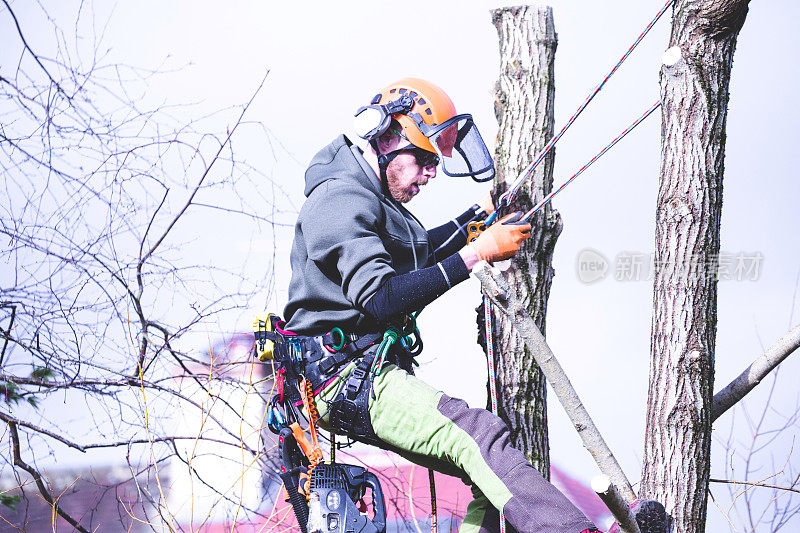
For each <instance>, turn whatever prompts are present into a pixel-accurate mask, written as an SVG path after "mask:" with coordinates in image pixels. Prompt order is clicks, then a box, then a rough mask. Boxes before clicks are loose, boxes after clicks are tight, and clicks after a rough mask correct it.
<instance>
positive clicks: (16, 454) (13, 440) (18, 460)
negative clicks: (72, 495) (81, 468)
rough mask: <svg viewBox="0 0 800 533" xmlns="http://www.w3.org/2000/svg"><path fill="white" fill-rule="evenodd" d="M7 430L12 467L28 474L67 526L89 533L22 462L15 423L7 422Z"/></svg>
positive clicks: (34, 472)
mask: <svg viewBox="0 0 800 533" xmlns="http://www.w3.org/2000/svg"><path fill="white" fill-rule="evenodd" d="M8 428H9V429H10V430H11V443H12V446H13V448H14V465H16V466H18V467H20V468H22V469H23V470H25V471H26V472H27V473H28V474H30V475H31V477H32V478H33V480H34V481H35V482H36V486H37V487H38V488H39V492H40V493H41V495H42V498H44V500H45V501H46V502H47V503H48V504H50V506H51V507H52V508H53V510H54V511H55V512H56V513H58V515H59V516H60V517H61V518H63V519H64V520H66V521H67V522H69V524H70V525H71V526H72V527H74V528H75V529H77V530H78V531H80V532H81V533H89V531H88V530H87V529H86V528H84V527H83V526H81V525H80V524H79V523H78V522H77V521H76V520H75V519H74V518H72V517H71V516H70V515H68V514H67V513H66V512H65V511H64V510H63V509H62V508H61V507H60V506H59V505H58V502H57V501H56V500H54V499H53V496H52V495H51V494H50V491H48V490H47V487H45V486H44V482H43V481H42V475H41V474H39V472H38V471H37V470H36V469H35V468H33V467H32V466H29V465H28V464H27V463H26V462H25V461H23V460H22V456H21V455H20V445H19V433H18V432H17V423H16V422H9V423H8ZM53 531H55V524H53Z"/></svg>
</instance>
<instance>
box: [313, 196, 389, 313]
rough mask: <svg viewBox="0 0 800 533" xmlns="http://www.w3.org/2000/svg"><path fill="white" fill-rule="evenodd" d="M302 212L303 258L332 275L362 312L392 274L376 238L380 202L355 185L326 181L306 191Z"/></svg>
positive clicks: (387, 255) (378, 238) (381, 244)
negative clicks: (306, 254)
mask: <svg viewBox="0 0 800 533" xmlns="http://www.w3.org/2000/svg"><path fill="white" fill-rule="evenodd" d="M302 211H303V212H302V213H301V223H300V224H301V228H302V231H303V236H304V238H305V241H306V248H307V250H308V258H309V259H310V260H312V261H314V262H315V263H317V265H318V267H319V268H320V270H321V271H322V272H324V273H325V274H326V275H327V276H329V277H332V276H337V277H338V278H339V279H338V280H337V281H340V284H341V287H342V293H343V294H344V296H345V297H346V298H347V299H348V300H349V301H350V302H351V303H352V304H353V305H354V306H356V307H358V308H360V309H363V308H364V304H365V302H366V301H367V300H369V298H370V297H371V296H372V295H373V294H374V293H375V291H377V290H378V288H379V287H380V286H381V285H383V283H384V282H385V281H386V280H387V279H388V278H390V277H391V276H394V275H395V270H394V268H393V267H392V259H391V257H390V255H389V252H387V251H386V248H385V247H384V245H383V241H382V240H381V237H380V235H379V231H380V228H381V226H382V224H383V217H384V215H383V210H382V207H381V205H380V201H379V200H378V199H377V198H376V197H375V195H374V194H373V193H372V192H371V191H369V190H368V189H365V188H364V187H360V186H359V185H358V184H350V183H346V182H340V181H337V180H330V181H327V182H325V183H322V184H320V185H319V186H318V187H317V188H316V189H314V190H313V191H312V192H311V194H310V195H309V197H308V199H307V200H306V203H305V205H304V206H303V210H302Z"/></svg>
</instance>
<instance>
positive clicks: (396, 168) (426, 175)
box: [386, 152, 436, 203]
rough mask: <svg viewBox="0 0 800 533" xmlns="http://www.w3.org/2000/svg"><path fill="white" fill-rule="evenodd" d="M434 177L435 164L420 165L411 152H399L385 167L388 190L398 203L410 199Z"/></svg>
mask: <svg viewBox="0 0 800 533" xmlns="http://www.w3.org/2000/svg"><path fill="white" fill-rule="evenodd" d="M435 177H436V165H428V166H422V165H420V163H419V161H417V157H416V156H415V155H414V154H413V153H412V152H401V153H400V154H398V155H397V157H395V158H394V159H393V160H392V162H391V163H389V166H388V167H386V181H387V183H388V185H389V192H390V193H391V194H392V196H393V197H394V199H395V200H397V201H398V202H400V203H406V202H408V201H410V200H411V199H412V198H413V197H414V196H416V195H417V193H419V188H420V187H422V186H423V185H425V184H426V183H428V180H430V179H433V178H435Z"/></svg>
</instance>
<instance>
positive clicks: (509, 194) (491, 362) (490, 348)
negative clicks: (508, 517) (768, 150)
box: [467, 0, 674, 533]
mask: <svg viewBox="0 0 800 533" xmlns="http://www.w3.org/2000/svg"><path fill="white" fill-rule="evenodd" d="M673 2H674V0H667V2H666V3H665V4H664V6H663V7H662V8H661V9H660V10H659V11H658V13H657V14H656V16H655V17H653V19H652V20H651V21H650V23H649V24H648V25H647V26H646V27H645V29H644V30H643V31H642V33H640V34H639V36H638V37H637V38H636V40H635V41H634V42H633V44H632V45H631V46H630V47H629V48H628V50H627V51H626V52H625V53H624V54H623V55H622V57H621V58H620V59H619V61H617V63H616V64H615V65H614V67H613V68H612V69H611V71H610V72H609V73H608V74H607V75H606V77H605V78H603V80H602V81H601V82H600V84H599V85H597V86H596V87H595V88H594V90H593V91H592V92H591V93H590V94H589V96H587V98H586V100H585V101H584V102H583V103H582V104H581V105H580V106H579V107H578V109H577V110H576V111H575V113H573V114H572V116H571V117H570V119H569V120H568V121H567V123H566V124H565V125H564V127H563V128H561V130H560V131H559V132H558V133H557V134H556V135H555V136H553V138H552V139H550V141H549V142H548V143H547V144H546V145H545V147H544V148H543V149H542V151H541V153H540V154H539V155H538V156H537V157H536V159H534V161H533V162H532V163H531V164H530V165H529V166H528V167H527V168H526V169H525V170H524V171H523V172H522V173H521V174H520V175H519V176H518V177H517V179H516V181H514V183H513V184H512V185H511V187H509V189H508V190H506V191H505V192H504V193H503V194H502V195H501V196H500V198H499V199H498V202H497V207H496V209H495V211H494V212H493V213H492V214H491V215H490V216H489V217H488V218H486V220H484V221H473V222H470V223H469V224H468V225H467V234H468V237H467V240H468V241H470V242H471V241H473V240H475V239H477V238H478V237H479V236H480V234H481V233H482V232H483V231H484V230H485V229H486V228H487V227H488V226H490V225H492V224H493V223H494V222H495V221H496V220H497V219H498V217H499V216H500V215H501V211H502V210H503V209H504V208H505V207H506V206H508V205H509V204H510V203H511V201H512V200H513V198H514V197H515V196H516V194H517V193H518V192H519V189H520V188H521V187H522V184H523V183H524V182H525V181H526V180H527V179H528V178H530V177H531V176H532V175H533V172H534V171H535V170H536V167H537V166H538V165H539V163H541V162H542V161H543V160H544V158H545V156H546V155H547V154H548V153H549V152H550V150H552V149H553V147H554V146H555V145H556V143H557V142H558V141H559V139H561V137H562V136H563V135H564V133H566V131H567V130H568V129H569V128H570V126H572V124H573V123H574V122H575V120H576V119H577V118H578V117H579V116H580V114H581V113H583V111H584V110H585V109H586V107H587V106H588V105H589V103H590V102H591V101H592V100H593V99H594V97H595V96H597V94H598V93H599V92H600V90H601V89H602V88H603V86H605V84H606V82H607V81H608V80H609V79H611V76H613V75H614V73H615V72H616V71H617V69H619V67H620V66H621V65H622V63H623V62H624V61H625V60H626V59H627V58H628V56H630V55H631V53H632V52H633V50H634V49H635V48H636V47H637V46H638V45H639V43H640V42H641V41H642V39H644V37H645V35H647V34H648V33H649V32H650V30H651V29H652V27H653V26H655V24H656V22H658V20H659V19H660V18H661V16H662V15H663V14H664V13H665V12H666V11H667V9H668V8H669V6H671V5H672V3H673ZM660 105H661V104H660V102H656V103H655V104H653V105H652V106H650V107H649V108H648V109H647V111H645V113H644V114H642V115H641V116H640V117H639V118H638V119H636V120H635V121H634V122H633V123H632V124H631V125H630V126H628V127H627V128H626V129H625V130H623V131H622V133H620V134H619V135H618V136H617V137H616V138H615V139H614V140H613V141H611V142H610V143H609V144H608V145H606V146H605V147H604V148H603V149H602V150H601V151H600V152H599V153H598V154H597V155H595V156H594V157H592V159H590V160H589V161H588V162H587V163H586V164H585V165H583V166H582V167H581V168H580V169H579V170H578V171H577V172H576V173H575V174H573V175H572V176H571V177H570V178H569V179H568V180H567V181H566V182H564V183H563V184H562V185H561V186H560V187H559V188H558V189H556V190H555V191H552V192H550V194H548V195H547V196H546V197H545V198H544V199H542V201H540V202H539V203H538V204H537V205H535V206H534V207H533V208H532V209H531V210H530V211H528V212H527V213H525V214H524V215H523V216H522V217H521V219H520V221H522V222H525V221H528V220H530V218H531V217H532V216H533V215H534V214H536V213H537V212H538V211H539V210H540V209H542V208H543V207H544V206H545V205H547V204H548V203H549V202H550V201H551V200H552V199H553V198H554V197H555V196H556V194H558V193H559V192H561V191H562V190H563V189H564V188H565V187H566V186H567V185H569V184H570V183H571V182H572V181H573V180H575V178H577V177H578V176H579V175H581V174H582V173H583V172H584V171H585V170H586V169H587V168H589V167H590V166H591V165H592V163H594V162H595V161H597V159H599V158H600V157H602V156H603V154H605V153H606V152H607V151H608V150H610V149H611V148H612V147H613V146H614V145H615V144H617V143H618V142H619V141H620V140H622V138H623V137H625V136H626V135H627V134H628V133H630V132H631V131H632V130H633V129H634V128H636V126H638V125H639V124H640V123H641V122H642V121H644V120H645V119H646V118H647V117H649V116H650V115H651V114H652V113H653V111H655V110H656V109H657V108H658V107H659V106H660ZM483 305H484V328H485V331H486V357H487V360H488V366H489V393H490V396H491V406H492V412H493V413H494V414H495V415H497V414H498V401H497V381H496V375H495V358H494V342H493V325H492V307H491V300H489V297H488V296H484V298H483ZM499 511H500V532H501V533H505V531H506V522H505V517H504V516H503V511H502V509H500V510H499Z"/></svg>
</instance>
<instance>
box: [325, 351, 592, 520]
mask: <svg viewBox="0 0 800 533" xmlns="http://www.w3.org/2000/svg"><path fill="white" fill-rule="evenodd" d="M353 367H354V364H351V365H350V366H349V367H348V368H347V369H346V370H345V371H344V372H342V374H341V377H342V378H344V377H345V376H347V375H349V374H350V372H351V371H352V369H353ZM337 384H338V381H336V382H334V383H332V384H330V385H329V386H328V387H326V388H325V390H324V391H322V393H321V394H320V395H319V396H317V408H318V409H319V411H320V414H321V416H322V419H323V424H324V422H325V421H326V420H327V417H326V414H327V404H328V402H330V401H331V400H332V399H333V396H334V395H335V393H336V390H337V389H338V387H337ZM373 391H374V397H373V398H371V400H370V405H369V415H370V420H371V422H372V427H373V430H374V431H375V435H376V436H377V437H378V438H379V439H381V441H382V443H383V444H384V446H383V447H384V448H386V449H388V450H391V451H394V452H396V453H398V454H399V455H401V456H402V457H404V458H406V459H408V460H409V461H411V462H413V463H415V464H418V465H420V466H423V467H426V468H432V469H434V470H436V471H438V472H442V473H444V474H448V475H452V476H456V477H459V478H461V479H463V480H464V482H465V483H467V484H468V485H470V486H471V487H472V492H473V494H474V496H475V499H474V500H473V501H472V502H471V503H470V504H469V506H468V507H467V515H466V516H465V517H464V522H463V523H462V525H461V528H460V529H459V531H460V532H461V533H467V532H469V533H472V532H495V531H499V513H498V511H497V509H502V510H503V512H504V514H505V518H506V520H507V521H508V523H509V524H510V525H511V526H512V528H509V531H510V532H511V531H514V530H516V531H518V532H520V533H529V532H530V533H533V532H537V533H544V532H547V533H558V532H564V533H580V532H582V531H584V530H586V529H589V528H591V527H594V526H593V524H592V523H591V522H590V521H589V520H588V519H587V518H586V517H585V516H584V515H583V513H581V512H580V511H579V510H578V509H577V508H576V507H575V506H574V505H573V504H572V503H570V502H569V500H567V499H566V497H564V495H563V494H561V493H560V492H559V491H558V490H557V489H556V488H555V487H554V486H553V485H551V484H550V483H549V482H548V481H546V480H545V479H544V478H543V477H542V476H541V474H540V473H539V472H538V471H537V470H536V469H535V468H534V467H533V466H532V465H531V464H530V463H529V462H528V461H527V459H526V458H525V456H524V454H523V453H522V452H520V451H519V450H517V449H515V448H514V447H512V446H511V442H510V439H509V433H508V427H507V426H506V424H505V423H504V422H503V421H502V420H501V419H500V418H499V417H497V416H495V415H494V414H492V413H490V412H489V411H487V410H485V409H470V408H469V406H468V405H467V403H466V402H464V401H463V400H459V399H456V398H451V397H449V396H447V395H446V394H444V393H442V392H440V391H437V390H435V389H433V388H432V387H430V386H428V385H427V384H426V383H424V382H423V381H421V380H420V379H418V378H416V377H415V376H413V375H411V374H409V373H408V372H406V371H404V370H401V369H400V368H398V367H396V366H394V365H388V366H385V367H384V369H383V371H382V372H381V373H380V375H378V376H376V377H375V379H374V382H373Z"/></svg>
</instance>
